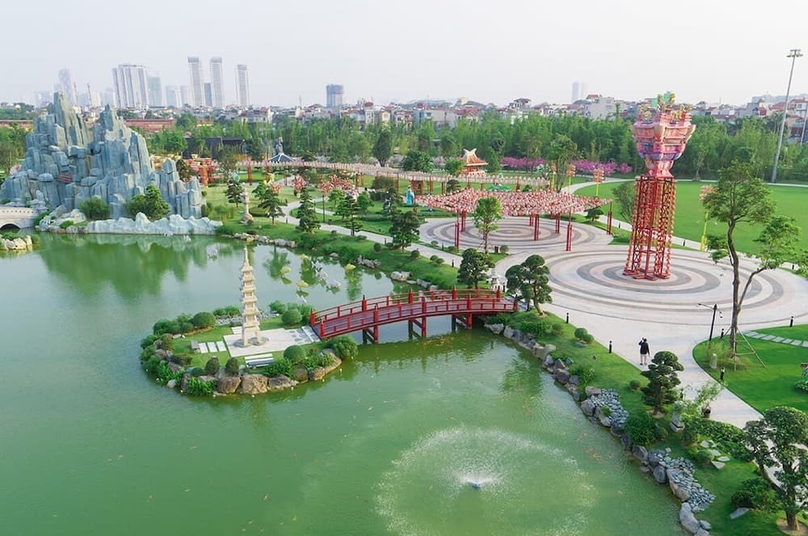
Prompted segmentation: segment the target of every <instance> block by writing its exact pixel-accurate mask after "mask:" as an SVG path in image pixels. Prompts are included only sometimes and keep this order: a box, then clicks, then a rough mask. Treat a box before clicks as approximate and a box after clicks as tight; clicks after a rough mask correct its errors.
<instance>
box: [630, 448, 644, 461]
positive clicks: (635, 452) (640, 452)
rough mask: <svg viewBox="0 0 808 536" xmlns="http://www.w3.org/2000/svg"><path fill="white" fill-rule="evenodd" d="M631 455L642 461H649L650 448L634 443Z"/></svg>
mask: <svg viewBox="0 0 808 536" xmlns="http://www.w3.org/2000/svg"><path fill="white" fill-rule="evenodd" d="M631 455H632V456H634V457H635V458H637V459H638V460H640V461H641V462H642V463H645V462H646V461H648V450H647V449H646V448H645V447H643V446H642V445H634V448H633V449H631Z"/></svg>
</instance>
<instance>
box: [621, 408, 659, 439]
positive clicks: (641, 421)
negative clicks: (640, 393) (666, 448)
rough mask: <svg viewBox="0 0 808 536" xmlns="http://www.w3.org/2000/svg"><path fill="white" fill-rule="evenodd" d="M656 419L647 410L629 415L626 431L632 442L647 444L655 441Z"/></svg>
mask: <svg viewBox="0 0 808 536" xmlns="http://www.w3.org/2000/svg"><path fill="white" fill-rule="evenodd" d="M655 427H656V423H655V422H654V419H653V418H652V417H651V416H650V415H648V414H647V413H645V412H642V413H636V414H633V415H629V417H628V419H627V420H626V432H627V433H628V437H629V438H630V439H631V442H632V443H634V444H636V445H643V446H647V445H650V444H651V443H653V442H654V439H655V438H656V435H655V433H654V429H655Z"/></svg>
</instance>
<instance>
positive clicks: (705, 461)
mask: <svg viewBox="0 0 808 536" xmlns="http://www.w3.org/2000/svg"><path fill="white" fill-rule="evenodd" d="M711 461H713V453H712V452H710V449H699V450H698V451H697V452H696V463H698V464H699V465H701V466H703V467H706V466H707V465H709V464H710V462H711Z"/></svg>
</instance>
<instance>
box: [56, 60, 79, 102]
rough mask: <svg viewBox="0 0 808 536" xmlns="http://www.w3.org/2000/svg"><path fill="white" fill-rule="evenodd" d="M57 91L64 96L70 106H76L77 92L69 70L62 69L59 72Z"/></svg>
mask: <svg viewBox="0 0 808 536" xmlns="http://www.w3.org/2000/svg"><path fill="white" fill-rule="evenodd" d="M59 91H60V92H61V93H62V94H63V95H64V96H65V98H66V99H67V102H69V103H70V105H71V106H78V104H79V92H78V90H77V89H76V83H75V82H74V81H73V75H72V74H71V73H70V69H62V70H60V71H59Z"/></svg>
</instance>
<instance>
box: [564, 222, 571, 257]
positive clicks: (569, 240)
mask: <svg viewBox="0 0 808 536" xmlns="http://www.w3.org/2000/svg"><path fill="white" fill-rule="evenodd" d="M564 251H572V214H571V213H570V217H569V219H568V220H567V247H566V249H564Z"/></svg>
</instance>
